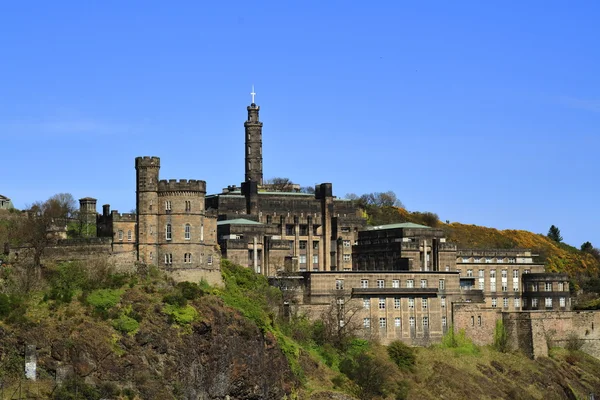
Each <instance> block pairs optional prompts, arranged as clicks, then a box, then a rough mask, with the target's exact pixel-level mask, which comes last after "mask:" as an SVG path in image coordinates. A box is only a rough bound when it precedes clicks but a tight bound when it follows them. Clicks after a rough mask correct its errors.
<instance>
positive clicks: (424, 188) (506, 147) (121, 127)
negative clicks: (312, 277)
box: [0, 0, 600, 246]
mask: <svg viewBox="0 0 600 400" xmlns="http://www.w3.org/2000/svg"><path fill="white" fill-rule="evenodd" d="M599 20H600V3H599V2H597V1H588V2H586V1H577V2H565V1H497V2H489V1H473V2H461V1H457V2H448V1H441V2H403V1H370V2H366V1H348V0H346V1H301V2H300V1H281V0H278V1H270V2H266V1H228V2H220V1H212V2H200V1H190V2H184V1H178V2H158V1H137V2H136V1H127V2H123V1H102V2H100V1H97V2H82V1H70V2H69V1H52V2H42V1H38V2H27V1H22V2H16V1H15V2H8V1H6V2H2V4H1V5H0V135H1V136H0V157H1V160H2V163H1V164H0V165H1V166H2V170H1V172H0V193H1V194H4V195H6V196H8V197H10V198H12V199H13V202H14V204H15V206H16V207H18V208H23V207H25V206H26V205H27V204H30V203H32V202H34V201H36V200H44V199H46V198H48V197H49V196H50V195H52V194H54V193H57V192H70V193H72V194H73V195H74V196H75V197H76V198H79V197H84V196H91V197H95V198H97V199H98V204H99V207H98V209H99V211H100V210H101V208H100V205H102V204H105V203H110V204H111V205H112V208H113V209H118V210H119V211H121V212H124V211H129V210H131V209H132V208H134V206H135V171H134V158H135V157H136V156H141V155H155V156H159V157H161V164H162V168H161V178H163V179H168V178H177V179H180V178H187V179H203V180H205V181H207V186H208V191H209V193H217V192H220V190H221V188H223V187H225V186H227V185H229V184H239V183H240V182H241V181H242V180H243V179H244V128H243V122H244V120H245V119H246V106H247V105H248V104H249V103H250V94H249V93H250V91H251V86H252V84H254V85H255V87H256V92H257V96H256V102H257V104H259V105H260V106H261V120H262V121H263V122H264V129H263V141H264V148H263V154H264V175H265V178H270V177H275V176H283V177H289V178H291V179H292V180H293V181H294V182H296V183H299V184H301V185H313V184H315V183H320V182H332V183H333V188H334V194H336V195H337V196H341V197H343V196H344V195H345V194H347V193H349V192H354V193H357V194H362V193H366V192H374V191H387V190H393V191H395V192H396V194H397V195H398V197H399V198H400V199H401V200H402V202H403V203H404V204H405V205H406V207H407V208H408V209H409V210H418V211H433V212H436V213H438V214H439V216H440V218H441V219H442V220H450V221H459V222H463V223H469V224H476V225H485V226H493V227H497V228H501V229H506V228H514V229H527V230H531V231H533V232H538V233H546V232H547V231H548V228H549V226H550V225H551V224H554V225H557V226H558V227H559V228H560V229H561V232H562V235H563V237H564V239H565V241H566V242H567V243H569V244H572V245H575V246H579V245H581V243H582V242H584V241H586V240H589V241H591V242H592V243H593V244H594V245H596V246H600V234H599V233H598V232H599V230H598V229H599V227H600V215H599V212H598V208H597V203H598V194H599V193H598V192H599V187H598V175H599V172H600V167H599V162H598V157H599V147H600V132H599V125H600V54H599V51H600V46H599V45H598V40H599V38H600V24H599V23H598V21H599Z"/></svg>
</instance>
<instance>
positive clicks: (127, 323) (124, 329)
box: [112, 314, 140, 335]
mask: <svg viewBox="0 0 600 400" xmlns="http://www.w3.org/2000/svg"><path fill="white" fill-rule="evenodd" d="M112 325H113V328H115V329H116V330H118V331H119V332H121V333H127V334H130V335H132V334H134V333H135V332H137V330H138V329H139V328H140V324H139V322H137V321H136V320H135V319H133V318H131V317H128V316H127V315H125V314H121V315H120V316H119V318H118V319H116V320H114V321H113V323H112Z"/></svg>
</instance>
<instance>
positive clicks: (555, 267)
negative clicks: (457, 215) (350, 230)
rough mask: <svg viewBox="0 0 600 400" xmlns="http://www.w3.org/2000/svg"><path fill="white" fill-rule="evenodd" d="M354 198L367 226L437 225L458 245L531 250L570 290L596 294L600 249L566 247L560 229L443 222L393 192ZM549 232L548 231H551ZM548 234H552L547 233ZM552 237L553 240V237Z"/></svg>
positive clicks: (599, 289)
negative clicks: (541, 230)
mask: <svg viewBox="0 0 600 400" xmlns="http://www.w3.org/2000/svg"><path fill="white" fill-rule="evenodd" d="M347 197H348V198H350V199H353V200H355V201H357V202H358V203H359V205H360V207H361V208H362V210H363V212H364V216H365V218H367V222H368V224H369V225H384V224H392V223H398V222H413V223H417V224H421V225H426V226H430V227H435V228H440V229H443V230H444V231H445V232H446V235H447V238H448V240H449V241H451V242H453V243H456V244H457V245H458V247H459V248H477V249H484V248H492V249H511V248H522V249H531V250H532V251H533V252H534V253H535V254H538V255H539V258H538V260H539V262H542V263H544V264H546V271H548V272H565V273H567V274H569V276H570V277H571V279H572V283H573V285H572V286H573V289H579V288H582V289H585V290H586V291H588V292H593V293H595V294H600V282H598V276H599V275H600V252H599V251H598V249H595V248H594V247H593V246H592V245H591V243H590V242H586V243H584V244H582V247H581V248H582V249H583V250H581V249H578V248H575V247H573V246H569V245H568V244H565V243H562V242H561V241H560V240H557V239H562V238H560V231H558V228H556V227H554V225H553V226H552V227H554V228H556V231H553V232H549V235H542V234H536V233H532V232H528V231H523V230H512V229H507V230H498V229H495V228H488V227H484V226H477V225H467V224H461V223H459V222H452V223H450V222H449V221H447V223H444V222H442V221H440V220H439V217H438V216H437V214H435V213H433V212H419V211H408V210H406V208H404V207H403V206H402V203H401V202H400V201H399V200H398V199H397V198H396V195H395V194H394V193H393V192H385V193H370V194H365V195H362V196H357V195H355V194H349V195H347ZM551 231H552V230H551ZM550 233H552V234H550ZM553 239H554V240H553Z"/></svg>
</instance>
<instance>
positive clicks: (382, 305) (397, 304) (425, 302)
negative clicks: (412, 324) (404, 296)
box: [363, 296, 446, 310]
mask: <svg viewBox="0 0 600 400" xmlns="http://www.w3.org/2000/svg"><path fill="white" fill-rule="evenodd" d="M386 303H387V300H386V298H385V297H380V298H379V301H378V303H377V304H378V307H379V309H380V310H385V307H386ZM428 304H429V301H428V299H427V297H423V298H421V308H422V309H423V310H427V307H428ZM440 306H441V307H442V308H444V307H446V297H445V296H442V297H440ZM363 307H364V308H366V309H369V308H371V298H370V297H365V298H364V299H363ZM400 308H401V302H400V297H394V309H396V310H399V309H400ZM408 308H409V309H410V310H413V309H414V308H415V298H414V297H409V298H408Z"/></svg>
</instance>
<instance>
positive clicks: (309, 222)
mask: <svg viewBox="0 0 600 400" xmlns="http://www.w3.org/2000/svg"><path fill="white" fill-rule="evenodd" d="M306 223H307V227H308V228H307V229H308V243H306V262H307V264H308V265H309V266H310V269H309V268H307V271H312V269H313V262H312V256H313V247H312V246H313V243H312V242H313V232H312V230H313V223H312V216H311V215H309V216H307V217H306ZM319 263H320V261H319Z"/></svg>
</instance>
